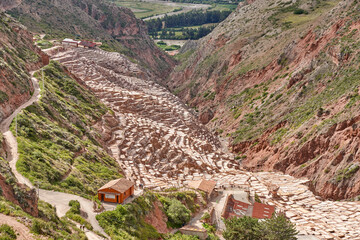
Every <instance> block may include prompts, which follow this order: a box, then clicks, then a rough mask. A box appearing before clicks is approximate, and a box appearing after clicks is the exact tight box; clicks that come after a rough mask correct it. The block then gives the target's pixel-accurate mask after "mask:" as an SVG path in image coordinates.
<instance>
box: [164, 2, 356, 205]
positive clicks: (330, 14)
mask: <svg viewBox="0 0 360 240" xmlns="http://www.w3.org/2000/svg"><path fill="white" fill-rule="evenodd" d="M358 8H359V4H358V3H357V2H356V1H300V0H299V1H292V2H287V1H277V2H276V1H262V0H256V1H248V2H246V3H243V4H240V5H239V7H238V9H237V10H236V11H235V12H234V13H232V14H231V15H230V16H229V17H228V19H226V20H225V21H224V22H222V23H221V24H219V26H218V27H216V28H215V29H214V31H213V32H212V33H210V34H209V35H208V36H206V37H205V38H203V39H201V40H199V42H198V43H197V44H196V45H194V46H195V47H194V46H193V47H191V46H189V47H187V46H186V45H185V49H189V50H188V51H187V52H185V53H183V54H184V55H186V54H191V55H190V57H189V58H188V59H187V60H185V61H183V62H182V63H181V64H180V65H179V66H177V67H176V68H175V71H174V72H173V73H172V75H171V76H170V78H169V79H167V80H166V81H165V84H167V85H168V86H169V87H170V89H172V91H173V92H174V93H175V94H177V95H178V96H179V97H180V98H182V99H183V100H184V101H186V102H187V103H188V104H189V105H190V106H192V107H194V108H195V109H197V110H198V111H199V116H200V118H202V117H203V118H204V119H206V121H205V123H206V124H207V126H208V127H209V128H211V129H213V131H214V132H217V133H218V134H221V135H222V136H223V137H229V139H230V141H231V145H230V148H232V149H233V152H234V153H236V154H238V156H237V158H238V159H239V160H241V162H242V163H241V164H242V165H243V166H244V167H246V168H247V169H249V170H253V171H258V170H266V171H268V170H277V171H282V172H285V173H290V174H292V175H294V176H298V177H302V176H306V177H308V178H310V179H311V180H313V182H314V188H315V189H316V192H317V194H320V195H321V196H323V197H326V198H333V199H342V198H353V197H356V196H357V195H360V188H359V185H358V184H357V182H358V181H357V179H359V177H360V174H359V172H357V171H355V170H356V169H357V166H358V165H359V163H358V161H357V160H355V159H357V157H355V156H356V155H357V151H356V150H355V149H356V148H354V147H353V146H350V145H351V144H350V145H349V143H348V142H347V141H351V139H352V138H353V137H351V136H350V135H348V134H347V133H345V132H344V133H342V134H341V133H338V134H337V136H334V137H333V138H331V140H330V136H328V138H326V139H324V141H326V142H328V141H331V142H332V143H331V144H330V146H332V145H333V146H337V147H335V148H336V149H331V147H326V149H327V150H325V149H322V146H321V145H320V146H319V148H318V149H313V150H314V151H313V152H312V153H311V154H310V155H308V156H307V155H306V154H305V155H304V154H300V153H301V152H304V151H305V152H311V151H312V150H305V149H306V148H302V146H303V144H304V143H305V144H307V145H309V146H310V145H313V144H312V143H313V142H311V141H315V140H312V139H316V138H321V137H320V136H324V135H321V134H322V132H323V131H324V132H326V130H327V129H329V128H336V125H334V124H340V125H341V124H342V122H346V121H350V122H353V121H351V119H352V118H354V117H356V112H357V110H355V109H356V108H355V106H354V105H356V104H357V100H356V99H357V97H356V96H357V90H356V88H357V87H358V84H357V83H356V81H355V79H356V78H357V76H358V71H356V68H357V67H358V64H359V62H358V57H357V56H358V55H359V51H358V47H357V46H358V44H359V41H358V34H359V14H358V11H357V10H356V9H358ZM299 13H300V14H299ZM251 16H259V17H257V18H251ZM241 24H242V25H241ZM339 106H341V107H339ZM345 106H347V107H346V108H345ZM347 108H349V110H347ZM350 109H351V110H350ZM209 112H210V113H211V114H209ZM206 116H210V117H206ZM211 117H212V118H211ZM277 126H280V127H277ZM353 134H355V133H353ZM355 135H356V134H355ZM346 136H347V137H346ZM342 139H343V140H342ZM345 139H348V140H347V141H345ZM339 148H340V149H342V150H344V151H345V155H347V154H351V153H353V154H354V160H353V161H349V162H346V161H345V160H344V159H343V160H342V161H340V162H339V163H338V164H330V163H331V162H332V160H333V156H332V155H333V154H335V155H336V154H338V153H337V151H340V150H338V149H339ZM333 152H335V153H333ZM330 153H331V154H330ZM314 155H315V156H314ZM297 157H298V158H300V159H299V160H295V159H294V158H297ZM300 162H301V163H300ZM299 163H300V164H299ZM352 168H354V169H355V170H353V171H352V172H351V174H350V175H349V174H348V175H347V174H344V173H343V172H347V171H348V169H352ZM345 175H346V177H344V176H345Z"/></svg>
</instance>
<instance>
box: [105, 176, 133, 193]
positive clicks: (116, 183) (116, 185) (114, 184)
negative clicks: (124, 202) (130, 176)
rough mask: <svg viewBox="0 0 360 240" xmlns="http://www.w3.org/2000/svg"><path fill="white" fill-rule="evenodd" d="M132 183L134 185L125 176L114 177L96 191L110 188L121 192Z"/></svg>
mask: <svg viewBox="0 0 360 240" xmlns="http://www.w3.org/2000/svg"><path fill="white" fill-rule="evenodd" d="M134 185H135V183H133V182H131V181H129V180H127V179H125V178H119V179H115V180H112V181H110V182H108V183H107V184H105V185H104V186H102V187H101V188H100V189H99V190H98V191H102V190H105V189H107V188H111V189H113V190H115V191H117V192H119V193H123V192H125V191H126V190H128V189H129V188H131V187H132V186H134Z"/></svg>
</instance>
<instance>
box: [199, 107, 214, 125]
mask: <svg viewBox="0 0 360 240" xmlns="http://www.w3.org/2000/svg"><path fill="white" fill-rule="evenodd" d="M213 117H214V113H213V112H212V111H211V109H206V110H205V111H203V112H202V113H201V114H200V116H199V120H200V122H201V123H202V124H207V123H208V122H210V120H211V119H212V118H213Z"/></svg>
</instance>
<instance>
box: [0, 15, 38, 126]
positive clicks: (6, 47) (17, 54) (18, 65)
mask: <svg viewBox="0 0 360 240" xmlns="http://www.w3.org/2000/svg"><path fill="white" fill-rule="evenodd" d="M37 52H38V50H37V49H36V47H35V45H34V44H33V43H32V36H31V34H30V33H28V32H27V31H26V30H25V29H23V26H21V25H19V24H17V23H15V22H14V21H13V19H11V18H10V17H9V16H7V15H6V14H4V13H0V77H1V79H2V81H3V84H1V85H0V121H2V120H3V119H4V118H5V117H7V116H8V115H9V114H10V113H12V111H13V110H14V109H15V108H16V107H18V106H19V104H20V103H21V101H22V100H24V99H27V98H29V96H30V94H31V93H32V91H33V87H32V85H31V81H30V76H29V73H28V70H30V69H32V68H34V67H37V66H40V65H41V58H40V56H39V55H38V53H37Z"/></svg>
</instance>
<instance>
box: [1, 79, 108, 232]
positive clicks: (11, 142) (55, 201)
mask: <svg viewBox="0 0 360 240" xmlns="http://www.w3.org/2000/svg"><path fill="white" fill-rule="evenodd" d="M33 74H34V72H32V73H31V75H32V76H33ZM31 80H32V83H33V86H34V89H35V90H34V93H33V95H32V97H31V98H30V99H29V100H28V101H27V102H25V103H24V104H22V105H21V106H20V107H19V108H17V109H16V110H15V111H14V112H13V114H11V116H9V117H8V118H7V119H5V120H4V121H3V122H2V123H1V124H0V130H1V132H2V133H3V136H4V139H5V141H6V143H7V146H9V148H10V154H9V157H8V161H9V164H10V167H11V171H12V172H13V174H14V175H15V177H16V179H17V180H18V182H19V183H22V184H25V185H27V186H28V187H30V188H34V186H33V184H32V183H31V182H30V181H29V179H27V178H25V177H24V176H22V175H21V174H20V173H19V172H18V171H17V169H16V163H17V161H18V159H19V153H18V144H17V140H16V137H15V136H14V135H13V133H12V132H11V131H10V129H9V127H10V124H11V122H12V121H13V120H14V118H15V117H16V115H17V114H19V113H20V112H21V111H22V110H23V109H24V108H26V107H28V106H30V105H32V104H33V103H34V102H36V101H37V100H38V99H39V98H40V86H39V83H38V81H37V79H36V78H34V77H32V78H31ZM39 198H40V199H41V200H43V201H45V202H48V203H50V204H51V205H53V206H55V207H56V212H57V214H58V216H59V217H62V216H64V215H65V213H66V212H67V211H68V210H69V209H70V207H69V206H68V204H69V201H70V200H78V201H79V202H80V205H81V210H83V211H84V212H85V213H86V214H87V215H88V218H87V220H88V221H89V222H90V224H91V225H92V226H93V228H94V230H97V231H99V232H101V233H102V234H104V235H106V234H105V232H104V230H103V229H102V228H101V227H100V225H99V223H98V222H97V220H96V218H95V216H96V214H95V213H94V212H93V208H92V202H91V201H90V200H87V199H85V198H82V197H79V196H76V195H72V194H67V193H62V192H53V191H47V190H43V189H40V190H39ZM87 235H89V236H90V235H91V239H96V237H98V239H102V238H100V237H99V236H97V235H96V234H92V233H91V232H88V233H87Z"/></svg>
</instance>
